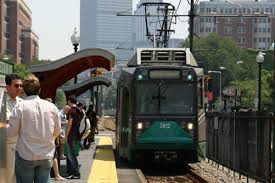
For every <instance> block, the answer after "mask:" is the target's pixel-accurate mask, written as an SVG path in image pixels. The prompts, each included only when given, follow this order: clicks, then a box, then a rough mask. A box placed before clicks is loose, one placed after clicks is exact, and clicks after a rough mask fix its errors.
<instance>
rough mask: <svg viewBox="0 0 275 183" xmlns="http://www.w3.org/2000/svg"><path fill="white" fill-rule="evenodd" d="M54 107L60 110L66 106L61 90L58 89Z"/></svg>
mask: <svg viewBox="0 0 275 183" xmlns="http://www.w3.org/2000/svg"><path fill="white" fill-rule="evenodd" d="M55 105H56V106H57V108H58V109H61V108H62V107H63V106H64V105H66V96H65V94H64V92H63V91H62V90H59V89H58V90H57V91H56V96H55Z"/></svg>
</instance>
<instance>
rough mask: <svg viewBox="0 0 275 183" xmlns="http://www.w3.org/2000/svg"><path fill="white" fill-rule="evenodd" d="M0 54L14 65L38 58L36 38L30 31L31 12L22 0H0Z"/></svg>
mask: <svg viewBox="0 0 275 183" xmlns="http://www.w3.org/2000/svg"><path fill="white" fill-rule="evenodd" d="M0 21H1V22H0V34H1V41H0V53H1V55H3V54H8V55H12V56H13V60H14V61H15V62H16V63H18V64H19V63H24V64H25V63H28V62H30V61H31V60H32V59H34V58H38V49H39V46H38V36H37V35H36V34H35V33H34V32H33V31H32V29H31V27H32V19H31V10H30V9H29V7H28V5H27V4H26V3H25V2H24V0H0Z"/></svg>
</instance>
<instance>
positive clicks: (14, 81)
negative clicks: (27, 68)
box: [5, 74, 23, 183]
mask: <svg viewBox="0 0 275 183" xmlns="http://www.w3.org/2000/svg"><path fill="white" fill-rule="evenodd" d="M5 82H6V90H7V100H6V120H7V122H9V119H10V116H11V113H12V110H13V108H14V106H15V105H16V104H18V103H19V102H21V101H22V99H21V98H19V97H18V95H21V93H22V92H23V83H22V80H21V78H20V77H19V76H17V75H16V74H9V75H6V77H5ZM16 141H17V136H15V137H10V138H6V144H7V151H6V172H5V174H6V179H7V183H16V178H15V148H16Z"/></svg>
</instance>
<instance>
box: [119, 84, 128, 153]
mask: <svg viewBox="0 0 275 183" xmlns="http://www.w3.org/2000/svg"><path fill="white" fill-rule="evenodd" d="M129 107H130V106H129V92H128V89H127V88H123V91H122V104H121V109H122V110H121V111H122V114H121V133H120V134H121V136H120V143H121V148H122V149H121V155H122V157H127V147H128V134H129V131H130V129H129V125H128V120H129Z"/></svg>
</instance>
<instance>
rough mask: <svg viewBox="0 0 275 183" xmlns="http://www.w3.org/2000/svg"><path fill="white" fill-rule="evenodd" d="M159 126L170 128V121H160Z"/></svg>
mask: <svg viewBox="0 0 275 183" xmlns="http://www.w3.org/2000/svg"><path fill="white" fill-rule="evenodd" d="M159 128H171V124H170V123H165V122H161V123H160V124H159Z"/></svg>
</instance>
